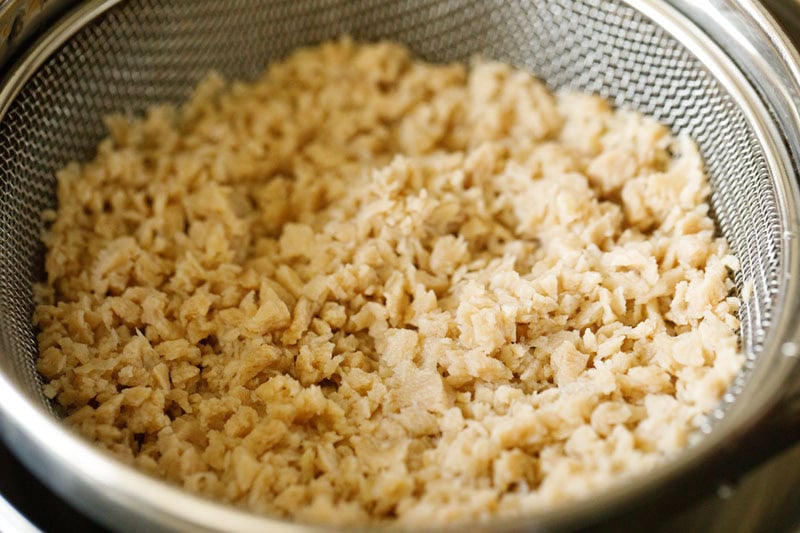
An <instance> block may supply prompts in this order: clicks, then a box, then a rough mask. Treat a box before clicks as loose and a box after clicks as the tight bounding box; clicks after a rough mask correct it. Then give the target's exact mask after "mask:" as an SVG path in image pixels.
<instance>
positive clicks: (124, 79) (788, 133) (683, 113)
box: [0, 0, 800, 530]
mask: <svg viewBox="0 0 800 533" xmlns="http://www.w3.org/2000/svg"><path fill="white" fill-rule="evenodd" d="M11 3H12V4H14V2H11ZM71 4H72V3H71V2H54V3H52V4H51V5H50V6H49V7H48V9H47V10H46V11H48V13H49V14H51V15H53V16H52V17H51V18H52V19H53V20H55V22H52V23H49V24H45V25H43V26H44V27H46V30H44V31H42V32H39V33H40V35H39V37H38V39H37V40H33V39H29V40H28V41H25V40H24V38H23V37H24V36H23V37H20V31H19V28H17V29H15V30H14V31H13V32H6V33H5V34H4V33H2V32H0V39H2V38H3V37H4V36H5V37H7V38H9V37H10V38H12V39H14V40H16V41H19V42H25V43H27V46H25V47H17V53H16V55H13V54H11V53H10V52H11V48H10V47H9V48H8V49H2V50H0V52H1V53H0V60H2V58H3V57H4V56H9V58H10V59H8V60H7V61H6V63H5V66H4V67H3V69H2V71H0V72H2V73H3V75H4V81H3V82H2V85H0V433H2V435H3V437H4V439H5V440H6V441H7V442H8V443H9V445H10V446H11V447H12V448H13V449H14V450H15V451H16V453H17V454H18V455H19V456H20V457H21V458H22V459H23V460H24V461H25V462H26V464H27V465H28V466H29V467H30V468H32V470H34V471H35V472H36V473H37V474H38V475H39V476H40V477H41V478H42V479H43V480H44V481H45V482H46V483H47V484H48V485H50V486H51V487H52V488H54V489H55V490H57V491H58V492H60V493H61V494H63V495H65V496H66V497H67V498H68V499H70V501H72V502H73V503H74V504H75V505H77V506H78V507H80V508H81V509H83V510H85V511H87V512H89V513H90V514H92V515H93V516H95V517H96V518H98V519H99V520H101V521H103V522H104V523H106V524H109V525H111V526H113V527H115V528H120V529H136V528H140V527H143V526H149V527H158V528H176V529H191V530H201V529H209V530H216V529H224V530H231V529H235V530H258V529H263V528H264V527H266V526H282V527H286V528H293V527H300V526H295V525H290V524H286V523H281V522H274V521H270V520H268V519H266V518H263V517H257V516H254V515H250V514H247V513H245V512H243V511H239V510H235V509H233V508H228V507H225V506H222V505H218V504H214V503H211V502H207V501H205V500H202V499H200V498H197V497H194V496H191V495H188V494H185V493H183V492H181V491H179V490H178V489H176V488H173V487H171V486H168V485H166V484H164V483H161V482H158V481H156V480H154V479H151V478H148V477H146V476H144V475H142V474H140V473H138V472H136V471H133V470H132V469H130V468H128V467H125V466H122V465H120V464H119V463H117V462H116V461H115V460H113V459H112V458H110V457H109V456H107V455H105V454H104V453H102V452H100V451H97V450H95V449H94V448H93V447H92V446H91V445H89V444H88V443H86V442H84V441H83V440H82V439H81V438H79V437H77V436H75V435H73V434H72V433H71V432H69V431H68V430H66V429H65V428H63V427H62V426H61V425H60V424H59V423H58V420H57V418H58V414H57V413H56V412H55V410H54V409H53V408H52V406H51V405H50V404H49V403H48V402H47V401H46V399H45V398H44V396H43V395H42V394H41V392H40V385H41V383H40V378H39V376H38V374H37V373H36V370H35V367H34V361H35V358H36V350H37V348H36V340H35V331H34V330H33V327H32V326H31V315H32V311H33V298H32V285H33V283H34V282H35V281H37V280H39V279H41V276H42V275H43V272H42V264H43V261H42V254H43V249H42V245H41V243H40V239H39V237H40V233H41V230H42V222H41V216H40V215H41V212H42V210H43V209H46V208H51V207H53V206H54V205H55V179H54V172H55V170H57V169H58V168H60V167H62V166H64V165H65V164H66V163H67V162H69V161H72V160H87V159H89V158H91V157H92V155H93V150H94V148H95V147H96V145H97V143H98V141H99V140H100V139H102V138H103V137H104V136H105V135H106V130H105V128H104V126H103V122H102V117H103V116H104V115H106V114H108V113H111V112H119V111H123V112H126V113H129V114H131V115H136V114H139V113H142V112H143V111H144V110H145V109H146V108H147V107H148V106H150V105H153V104H156V103H163V102H171V103H180V102H182V101H183V100H184V99H185V98H186V97H187V96H188V95H189V94H190V92H191V90H192V88H193V87H194V86H195V85H196V84H197V83H198V82H199V81H200V80H201V79H202V78H203V77H204V76H205V75H206V74H207V73H208V71H209V70H212V69H213V70H216V71H219V72H221V73H222V74H223V75H225V76H226V77H228V78H236V79H252V78H254V77H255V76H256V75H258V74H259V73H261V72H262V71H263V69H264V68H265V67H266V66H267V65H268V64H269V63H270V61H273V60H276V59H278V58H281V57H284V56H286V55H287V54H288V53H289V52H290V51H291V50H293V49H294V48H296V47H298V46H301V45H307V44H313V43H317V42H320V41H323V40H326V39H330V38H334V37H337V36H339V35H342V34H349V35H351V36H353V37H354V38H355V39H357V40H367V41H371V40H376V39H383V38H388V39H392V40H396V41H400V42H403V43H405V44H407V45H408V46H409V47H410V48H411V49H412V50H413V51H414V53H415V54H417V55H418V56H420V57H422V58H425V59H428V60H432V61H454V60H467V59H469V58H470V57H471V56H473V55H475V54H481V55H484V56H488V57H491V58H494V59H499V60H503V61H506V62H510V63H513V64H515V65H517V66H520V67H523V68H526V69H528V70H530V71H531V72H533V73H535V74H536V75H537V76H539V77H541V78H542V79H544V80H545V81H546V82H547V83H548V85H549V86H550V87H551V88H553V89H571V90H580V91H588V92H593V93H598V94H601V95H603V96H606V97H608V98H609V99H610V100H611V101H612V102H613V103H614V104H615V105H617V106H622V107H626V108H630V109H635V110H638V111H641V112H643V113H646V114H648V115H651V116H653V117H655V118H657V119H658V120H660V121H662V122H664V123H665V124H667V125H669V126H670V127H671V128H672V129H673V131H675V132H685V133H688V134H689V135H691V136H692V137H693V138H694V139H695V140H696V141H697V143H698V145H699V147H700V149H701V151H702V154H703V156H704V158H705V161H706V164H707V170H708V173H709V176H710V179H711V183H712V187H713V195H712V209H713V213H714V217H715V219H716V221H717V223H718V227H719V229H720V231H721V233H722V234H723V235H724V236H725V237H726V238H727V239H728V241H729V243H730V244H731V246H732V248H733V249H734V251H735V253H736V254H737V255H738V257H739V258H740V260H741V270H740V271H739V272H738V273H737V276H736V282H737V286H738V288H739V289H742V288H743V287H744V286H745V285H748V286H752V291H748V292H749V293H750V294H751V296H750V297H749V299H748V300H747V301H745V302H744V304H743V306H742V309H741V311H740V318H741V321H742V328H741V345H742V350H743V351H744V352H745V354H746V355H747V363H746V364H745V368H744V370H743V371H742V373H741V374H740V375H739V376H738V377H737V379H736V381H735V383H734V384H733V385H732V387H731V389H730V390H729V391H728V393H727V394H726V395H725V397H724V400H723V402H722V403H721V404H720V406H719V407H718V408H717V409H716V410H715V411H714V412H713V413H712V414H711V415H710V416H709V417H708V420H707V422H706V423H705V424H704V425H703V427H702V431H703V432H705V433H707V435H706V437H705V438H704V439H702V440H701V441H700V443H699V444H697V445H695V446H693V447H691V448H690V449H689V450H687V451H686V452H685V453H684V454H682V455H681V456H680V457H679V458H678V459H676V460H675V461H673V462H671V463H669V464H667V465H665V466H664V467H662V468H660V469H658V470H656V471H655V472H653V473H652V474H651V475H649V476H646V477H643V478H641V479H638V480H635V481H633V482H631V483H630V484H628V485H625V486H623V487H620V488H618V489H616V490H614V491H610V492H608V493H607V494H604V495H601V496H600V497H598V498H597V499H595V500H593V501H591V502H580V503H578V504H575V505H571V506H570V507H569V509H567V508H556V509H554V510H553V511H551V512H548V513H544V514H539V515H536V516H531V517H529V518H525V519H521V520H515V521H513V522H496V523H494V524H492V525H493V526H496V527H500V526H503V527H518V526H524V527H539V528H553V527H572V526H576V525H581V524H587V523H590V522H593V521H597V520H599V519H601V518H602V517H605V516H608V515H610V514H612V513H614V512H617V511H618V510H619V509H622V508H630V507H629V506H630V505H631V503H632V502H634V500H638V501H639V506H638V507H637V509H640V510H643V509H647V506H646V505H647V501H648V500H647V498H648V497H652V496H654V495H658V494H661V493H667V492H670V491H671V492H675V490H674V489H675V488H676V487H681V488H682V490H680V491H679V492H681V493H682V494H684V495H687V494H690V493H691V491H689V490H685V488H686V487H687V485H686V479H687V477H691V478H692V479H694V482H692V483H690V484H689V485H691V486H692V487H694V488H697V489H698V490H699V489H700V485H702V484H700V483H698V482H697V479H699V478H698V475H699V474H698V473H701V472H702V473H703V475H702V476H700V477H702V478H703V479H706V480H707V481H708V483H711V484H713V483H716V482H719V481H724V479H723V478H722V477H721V476H722V474H726V475H729V476H730V475H736V474H738V473H740V472H741V471H743V470H744V469H746V467H747V466H749V465H751V464H754V463H756V462H757V461H759V460H760V459H762V458H763V457H764V456H766V455H768V454H769V453H772V452H774V451H775V450H777V449H779V448H780V447H781V446H783V445H786V444H788V443H790V442H793V440H794V439H795V437H796V435H795V434H796V433H800V431H798V430H795V429H793V427H794V425H793V424H792V422H793V421H794V420H795V418H796V413H797V412H798V409H797V408H796V407H795V406H794V405H793V398H794V390H795V388H794V387H793V385H794V384H795V383H796V382H797V381H798V380H797V379H796V377H795V376H794V375H795V374H796V372H795V367H796V364H795V359H796V356H797V355H798V354H800V344H797V343H798V342H800V341H798V331H797V325H798V318H799V317H798V314H797V311H798V307H799V305H798V304H799V303H800V298H799V297H800V290H799V289H798V286H797V284H798V282H797V280H798V276H797V274H798V271H799V270H800V263H798V255H797V252H798V223H797V214H798V212H800V199H799V198H798V191H797V185H796V183H795V181H796V169H797V164H798V161H800V157H799V155H800V130H799V129H798V128H800V117H799V115H798V110H797V103H798V102H799V101H800V87H798V79H799V78H798V73H800V70H798V62H797V55H796V53H795V52H794V50H793V49H792V48H791V47H790V46H789V45H788V41H787V40H786V38H785V36H784V35H783V34H782V33H781V32H780V30H779V29H778V28H777V26H776V25H775V23H774V21H772V20H771V19H770V18H769V16H768V15H767V14H766V12H765V11H764V10H763V8H761V7H759V5H758V4H756V3H755V2H754V1H753V0H707V1H703V2H695V1H694V0H665V1H656V0H627V1H623V0H521V1H514V2H500V1H484V0H414V1H400V0H397V1H388V2H387V1H382V0H353V1H340V0H273V1H270V2H261V1H258V0H225V1H216V0H179V1H169V2H167V1H162V0H131V1H118V0H106V1H102V0H95V1H90V2H87V3H83V4H80V5H77V6H72V5H71ZM2 6H3V4H2V2H0V9H2ZM21 12H22V11H21ZM55 15H59V16H55ZM15 20H16V19H15ZM0 21H2V19H0ZM16 24H18V25H19V24H20V23H19V22H17V23H16ZM9 33H10V34H11V35H8V34H9ZM734 459H735V460H736V461H737V462H738V468H732V469H731V468H730V465H726V462H730V461H731V460H734ZM725 479H727V478H725ZM704 486H705V485H704ZM651 501H653V498H651ZM671 501H672V500H671ZM642 512H644V511H642Z"/></svg>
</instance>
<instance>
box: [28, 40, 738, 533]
mask: <svg viewBox="0 0 800 533" xmlns="http://www.w3.org/2000/svg"><path fill="white" fill-rule="evenodd" d="M108 127H109V130H110V137H109V138H108V139H106V140H105V141H103V142H102V143H101V144H100V146H99V148H98V153H97V156H96V158H95V159H94V160H93V161H91V162H88V163H85V164H80V165H79V164H71V165H69V166H68V167H67V168H65V169H64V170H63V171H61V172H60V173H59V174H58V199H59V207H58V210H57V211H55V212H50V213H48V217H49V221H50V222H51V225H50V227H49V229H48V231H47V233H46V235H45V242H46V245H47V248H48V253H47V258H46V270H47V274H48V279H47V283H46V284H43V285H41V286H39V287H37V298H38V307H37V309H36V313H35V322H36V324H38V326H39V328H40V330H41V333H40V335H39V345H40V353H41V356H40V359H39V361H38V369H39V371H40V372H41V374H42V375H43V376H44V378H45V381H46V385H45V387H44V390H45V393H46V395H47V396H48V397H49V398H53V399H54V400H55V402H56V403H57V404H58V405H60V406H62V407H63V408H64V410H65V412H66V414H67V417H66V420H67V422H68V423H69V424H70V425H72V426H73V427H75V428H77V429H78V430H79V431H80V432H82V433H83V434H84V435H86V436H87V437H88V438H89V439H91V440H93V441H95V442H96V443H97V444H98V445H100V446H102V447H104V448H106V449H108V450H111V451H112V452H114V453H115V454H116V455H118V456H119V457H120V458H122V459H123V460H124V461H127V462H128V463H130V464H133V465H136V466H137V467H138V468H140V469H142V470H144V471H147V472H150V473H152V474H154V475H157V476H160V477H162V478H166V479H168V480H170V481H171V482H174V483H176V484H179V485H181V486H183V487H185V488H186V489H188V490H191V491H195V492H198V493H201V494H204V495H208V496H210V497H212V498H217V499H220V500H223V501H226V502H232V503H235V504H237V505H240V506H243V507H246V508H249V509H251V510H254V511H256V512H259V513H265V514H268V515H272V516H283V517H290V518H293V519H297V520H302V521H312V522H321V523H328V524H334V523H343V524H360V523H369V522H380V521H390V520H396V521H399V522H400V523H402V524H405V525H409V526H411V525H414V524H426V525H432V524H444V523H450V522H454V521H472V520H484V519H487V518H490V517H493V516H496V515H498V514H502V515H514V514H521V513H530V512H535V511H536V510H540V509H545V508H549V507H552V506H553V505H554V504H558V503H561V502H565V501H570V500H574V499H576V498H581V497H585V496H587V495H589V494H592V493H593V492H596V491H598V490H599V489H601V488H604V487H607V486H609V485H610V484H612V483H614V482H618V481H619V480H621V479H625V478H627V477H628V476H631V475H634V474H637V473H641V472H644V471H647V470H648V469H651V468H653V467H654V466H655V465H657V464H658V463H660V462H662V461H664V460H665V459H666V458H668V457H670V456H671V455H672V454H674V453H676V452H677V451H679V450H681V449H682V448H684V447H685V446H686V445H687V443H688V441H689V439H690V437H691V436H692V435H693V434H694V433H693V432H694V431H695V429H696V427H697V426H698V424H699V423H700V421H701V418H702V416H703V414H704V413H707V412H708V411H709V410H710V409H712V408H713V407H714V406H715V405H716V404H717V402H718V401H719V398H720V397H721V395H722V394H723V392H724V391H725V389H726V387H727V386H728V385H729V384H730V382H731V381H732V379H733V377H734V376H735V374H736V373H737V371H738V370H739V369H740V366H741V364H742V357H741V355H740V354H739V350H738V338H737V334H736V331H737V328H738V321H737V319H736V317H735V313H736V311H737V309H738V306H739V301H738V300H737V299H736V298H734V297H732V296H731V291H732V286H733V285H732V282H731V280H730V273H731V271H732V270H735V269H736V268H737V261H736V259H735V258H734V257H733V256H732V255H731V252H730V250H729V249H728V246H727V244H726V243H725V241H724V240H723V239H721V238H717V237H715V227H714V223H713V221H712V220H711V218H709V214H708V211H709V208H708V204H707V198H708V195H709V185H708V183H707V180H706V177H705V175H704V172H703V165H702V161H701V158H700V157H699V155H698V152H697V149H696V148H695V146H694V145H693V143H692V142H691V141H689V140H687V139H685V138H675V137H673V136H672V135H671V134H670V132H669V131H668V129H667V128H665V127H664V126H662V125H659V124H658V123H656V122H655V121H653V120H651V119H648V118H645V117H643V116H642V115H640V114H636V113H633V112H628V111H622V110H614V109H612V108H611V107H610V106H609V104H608V103H607V102H605V101H604V100H602V99H601V98H598V97H595V96H590V95H582V94H560V95H553V94H551V93H550V92H548V90H547V89H546V88H545V86H544V85H543V84H542V83H541V82H539V81H538V80H536V79H535V78H534V77H532V76H531V75H530V74H528V73H526V72H522V71H519V70H515V69H513V68H511V67H509V66H507V65H503V64H499V63H495V62H489V61H476V62H475V63H474V64H473V65H472V66H471V67H467V66H465V65H460V64H454V65H434V64H429V63H425V62H421V61H417V60H414V59H412V58H411V57H410V55H409V53H408V51H407V50H406V49H404V48H403V47H401V46H398V45H395V44H390V43H379V44H371V45H357V44H354V43H353V42H351V41H349V40H347V39H344V40H340V41H337V42H333V43H326V44H323V45H321V46H318V47H314V48H308V49H301V50H299V51H297V52H295V53H294V54H293V55H291V56H290V57H289V58H288V59H286V60H285V61H283V62H279V63H275V64H274V65H272V66H270V68H269V69H268V70H267V71H266V73H265V74H264V75H263V76H262V77H261V78H260V79H259V80H257V81H256V82H254V83H249V84H248V83H232V84H228V83H226V82H224V81H223V80H221V79H220V78H219V77H213V76H212V77H211V78H209V79H208V80H207V81H206V82H205V83H203V84H202V85H201V86H200V87H199V88H198V89H197V91H196V93H195V94H194V96H193V97H192V99H191V100H190V101H189V102H188V103H187V104H186V105H185V106H184V107H182V108H181V109H179V110H176V109H173V108H169V107H159V108H154V109H151V110H150V111H149V112H148V113H147V115H146V117H145V118H142V119H138V120H129V119H125V118H123V117H112V118H110V119H108Z"/></svg>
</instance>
